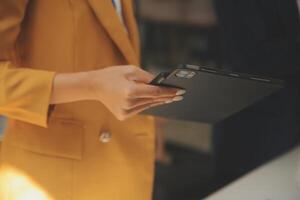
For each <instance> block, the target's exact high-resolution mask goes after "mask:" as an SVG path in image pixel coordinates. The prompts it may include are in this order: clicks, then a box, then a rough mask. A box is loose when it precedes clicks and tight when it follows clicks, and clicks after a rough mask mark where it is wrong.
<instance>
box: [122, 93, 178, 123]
mask: <svg viewBox="0 0 300 200" xmlns="http://www.w3.org/2000/svg"><path fill="white" fill-rule="evenodd" d="M166 99H169V98H162V99H161V101H153V102H151V103H143V104H141V105H138V106H134V107H133V108H131V109H123V111H122V114H121V115H119V116H118V117H117V118H118V119H119V120H121V121H123V120H125V119H127V118H129V117H132V116H133V115H136V114H138V113H140V112H142V111H144V110H147V109H149V108H152V107H156V106H160V105H164V104H169V103H173V102H176V101H182V100H183V97H182V96H177V97H174V98H173V99H171V100H166ZM165 100H166V101H165ZM145 102H146V101H145Z"/></svg>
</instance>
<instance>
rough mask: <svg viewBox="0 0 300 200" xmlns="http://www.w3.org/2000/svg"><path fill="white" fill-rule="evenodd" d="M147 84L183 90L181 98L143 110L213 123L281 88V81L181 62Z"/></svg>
mask: <svg viewBox="0 0 300 200" xmlns="http://www.w3.org/2000/svg"><path fill="white" fill-rule="evenodd" d="M150 84H152V85H157V86H165V87H176V88H181V89H185V90H186V94H185V95H184V100H183V101H180V102H174V103H171V104H166V105H162V106H159V107H154V108H151V109H149V110H146V111H144V112H142V114H144V115H154V116H159V117H164V118H169V119H177V120H186V121H195V122H204V123H211V124H214V123H216V122H219V121H221V120H223V119H226V118H228V117H230V116H231V115H233V114H235V113H237V112H239V111H241V110H243V109H245V108H247V107H248V106H250V105H252V104H254V103H256V102H258V101H259V100H262V99H263V98H264V97H267V96H269V95H271V94H274V93H276V92H278V91H279V90H281V89H283V88H284V85H285V83H284V81H282V80H278V79H272V78H266V77H261V76H255V75H249V74H242V73H236V72H232V71H227V70H220V69H216V68H211V67H205V66H196V65H182V66H180V67H179V68H177V69H175V70H173V71H171V72H167V73H161V74H159V75H158V76H157V77H156V78H155V79H154V80H153V81H152V82H151V83H150Z"/></svg>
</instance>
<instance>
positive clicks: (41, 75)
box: [0, 0, 55, 127]
mask: <svg viewBox="0 0 300 200" xmlns="http://www.w3.org/2000/svg"><path fill="white" fill-rule="evenodd" d="M28 1H29V0H1V1H0V115H3V116H6V117H8V118H13V119H17V120H21V121H24V122H28V123H32V124H35V125H38V126H42V127H47V121H48V120H47V118H48V110H49V105H50V98H51V92H52V83H53V79H54V76H55V72H50V71H43V70H35V69H30V68H23V67H19V66H18V67H17V66H15V65H14V64H13V63H14V62H12V60H13V57H14V56H13V55H15V52H16V51H15V46H16V41H17V39H18V35H19V33H20V30H21V23H22V21H23V18H24V15H25V11H26V6H27V4H28Z"/></svg>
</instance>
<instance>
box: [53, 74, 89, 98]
mask: <svg viewBox="0 0 300 200" xmlns="http://www.w3.org/2000/svg"><path fill="white" fill-rule="evenodd" d="M89 76H90V72H78V73H61V74H57V75H56V76H55V78H54V81H53V90H52V95H51V100H50V103H51V104H60V103H69V102H75V101H82V100H92V99H93V97H92V95H91V92H90V89H89V80H90V77H89Z"/></svg>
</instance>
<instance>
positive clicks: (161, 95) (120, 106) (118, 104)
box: [89, 65, 185, 120]
mask: <svg viewBox="0 0 300 200" xmlns="http://www.w3.org/2000/svg"><path fill="white" fill-rule="evenodd" d="M153 78H154V76H153V75H151V74H150V73H148V72H146V71H144V70H142V69H140V68H138V67H135V66H130V65H129V66H115V67H108V68H105V69H102V70H97V71H92V72H90V80H89V88H90V89H89V90H90V96H92V98H93V99H95V100H99V101H101V102H102V103H103V104H104V105H105V106H106V107H107V108H108V109H109V110H110V111H111V112H112V113H113V114H114V115H115V116H116V118H117V119H119V120H125V119H126V118H128V117H130V116H132V115H135V114H138V113H139V112H141V111H143V110H146V109H148V108H150V107H154V106H158V105H162V104H165V103H172V102H173V101H180V100H182V99H183V97H182V96H180V95H183V94H184V93H185V91H183V90H179V89H175V88H166V87H158V86H152V85H149V84H148V83H149V82H150V81H151V80H152V79H153Z"/></svg>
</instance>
